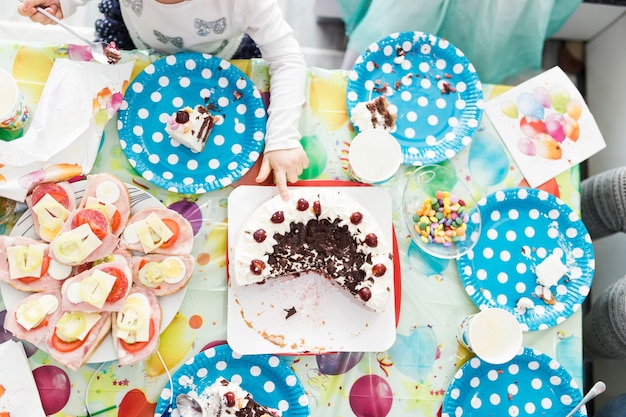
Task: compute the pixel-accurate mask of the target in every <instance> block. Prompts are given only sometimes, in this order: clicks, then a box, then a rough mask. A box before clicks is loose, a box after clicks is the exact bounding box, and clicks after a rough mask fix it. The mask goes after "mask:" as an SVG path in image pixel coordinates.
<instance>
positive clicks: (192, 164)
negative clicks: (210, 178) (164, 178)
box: [187, 159, 198, 171]
mask: <svg viewBox="0 0 626 417" xmlns="http://www.w3.org/2000/svg"><path fill="white" fill-rule="evenodd" d="M187 169H189V170H191V171H194V170H196V169H198V161H196V160H195V159H190V160H189V161H187Z"/></svg>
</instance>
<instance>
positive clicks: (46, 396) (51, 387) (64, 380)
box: [33, 365, 71, 415]
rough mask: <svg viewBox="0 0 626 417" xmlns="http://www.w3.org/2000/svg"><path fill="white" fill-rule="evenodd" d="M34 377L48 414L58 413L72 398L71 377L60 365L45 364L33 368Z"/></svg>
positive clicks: (42, 403) (44, 409) (44, 408)
mask: <svg viewBox="0 0 626 417" xmlns="http://www.w3.org/2000/svg"><path fill="white" fill-rule="evenodd" d="M33 378H34V379H35V384H36V385H37V390H38V391H39V396H40V397H41V405H42V406H43V411H44V412H45V413H46V415H51V414H54V413H57V412H59V411H61V410H62V409H63V407H65V404H67V401H68V400H69V399H70V391H71V388H70V379H69V377H68V376H67V374H66V373H65V371H64V370H63V369H61V368H59V367H58V366H53V365H44V366H40V367H39V368H35V369H34V370H33Z"/></svg>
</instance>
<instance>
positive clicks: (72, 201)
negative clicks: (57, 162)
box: [25, 181, 76, 241]
mask: <svg viewBox="0 0 626 417" xmlns="http://www.w3.org/2000/svg"><path fill="white" fill-rule="evenodd" d="M56 186H58V187H61V189H62V190H63V191H65V193H66V194H67V201H68V203H67V204H64V205H63V206H64V207H65V208H66V209H67V210H68V211H70V212H71V211H74V210H75V209H76V194H75V193H74V189H73V188H72V186H71V185H70V183H69V182H67V181H62V182H57V183H44V184H39V185H37V186H36V187H35V188H33V191H32V192H31V193H30V194H29V195H28V196H26V200H25V201H26V205H27V206H28V211H29V213H30V215H31V218H32V221H33V230H34V231H35V234H36V235H37V236H38V237H39V238H40V239H42V240H45V241H49V240H47V239H45V238H44V237H42V236H41V235H40V232H39V231H40V228H41V225H40V224H39V219H38V216H37V215H36V214H35V212H34V211H33V206H34V205H35V204H36V203H33V195H35V194H40V191H38V189H39V190H45V189H46V188H50V187H54V189H55V190H58V189H59V188H58V187H56ZM44 195H45V193H44Z"/></svg>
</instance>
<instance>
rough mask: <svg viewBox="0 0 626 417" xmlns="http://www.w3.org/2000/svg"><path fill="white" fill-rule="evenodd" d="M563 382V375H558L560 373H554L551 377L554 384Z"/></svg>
mask: <svg viewBox="0 0 626 417" xmlns="http://www.w3.org/2000/svg"><path fill="white" fill-rule="evenodd" d="M561 382H562V381H561V377H560V376H558V375H552V376H551V377H550V383H551V384H552V385H561Z"/></svg>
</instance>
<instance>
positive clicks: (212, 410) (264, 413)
mask: <svg viewBox="0 0 626 417" xmlns="http://www.w3.org/2000/svg"><path fill="white" fill-rule="evenodd" d="M202 397H208V403H207V417H223V416H235V417H282V413H281V412H280V411H279V410H276V409H273V408H269V407H266V406H263V405H261V404H259V403H258V402H256V401H255V400H253V399H252V394H250V393H249V392H248V391H246V390H244V389H243V388H241V386H239V385H238V384H235V383H234V382H230V381H228V380H227V379H225V378H222V377H219V378H218V379H217V380H216V381H215V382H214V383H213V384H211V385H210V386H209V387H208V388H207V389H206V390H205V391H204V392H203V393H202Z"/></svg>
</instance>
